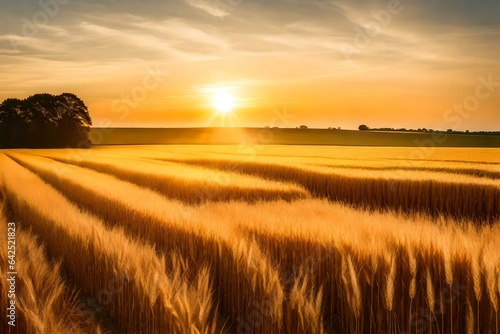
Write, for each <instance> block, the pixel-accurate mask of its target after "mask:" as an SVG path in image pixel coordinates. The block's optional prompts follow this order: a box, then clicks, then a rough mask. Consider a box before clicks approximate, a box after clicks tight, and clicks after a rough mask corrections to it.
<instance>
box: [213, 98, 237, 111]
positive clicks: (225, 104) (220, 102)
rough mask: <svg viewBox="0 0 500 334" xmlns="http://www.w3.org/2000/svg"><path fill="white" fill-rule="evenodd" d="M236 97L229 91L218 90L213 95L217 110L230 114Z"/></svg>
mask: <svg viewBox="0 0 500 334" xmlns="http://www.w3.org/2000/svg"><path fill="white" fill-rule="evenodd" d="M235 100H236V99H235V97H234V95H233V94H230V93H228V92H218V93H215V94H214V95H213V104H214V107H215V110H217V112H218V113H220V114H224V115H225V114H229V113H231V112H232V111H233V109H234V105H235Z"/></svg>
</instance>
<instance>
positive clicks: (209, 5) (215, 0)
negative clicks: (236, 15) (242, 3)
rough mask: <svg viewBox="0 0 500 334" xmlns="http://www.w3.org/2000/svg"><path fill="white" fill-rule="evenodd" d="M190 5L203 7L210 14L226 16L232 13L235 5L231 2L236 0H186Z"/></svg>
mask: <svg viewBox="0 0 500 334" xmlns="http://www.w3.org/2000/svg"><path fill="white" fill-rule="evenodd" d="M184 1H185V2H186V3H187V4H188V5H190V6H191V7H193V8H198V9H201V10H203V11H205V12H207V13H208V14H210V15H213V16H216V17H224V16H227V15H229V14H230V13H231V11H232V10H233V9H234V5H232V4H231V2H236V1H234V0H232V1H227V2H224V1H222V0H184Z"/></svg>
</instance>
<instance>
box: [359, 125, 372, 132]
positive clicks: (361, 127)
mask: <svg viewBox="0 0 500 334" xmlns="http://www.w3.org/2000/svg"><path fill="white" fill-rule="evenodd" d="M358 129H359V131H368V130H370V128H369V127H368V126H366V125H364V124H362V125H360V126H359V127H358Z"/></svg>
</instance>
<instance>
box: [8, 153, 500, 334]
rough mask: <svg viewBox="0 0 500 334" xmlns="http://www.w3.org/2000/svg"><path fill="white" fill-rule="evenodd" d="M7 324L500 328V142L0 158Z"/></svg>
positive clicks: (154, 328)
mask: <svg viewBox="0 0 500 334" xmlns="http://www.w3.org/2000/svg"><path fill="white" fill-rule="evenodd" d="M0 194H1V195H0V203H1V208H2V210H1V212H2V214H1V215H0V221H1V222H2V240H0V247H2V251H1V252H0V263H1V265H2V273H1V274H2V275H3V276H2V277H1V278H2V282H1V284H0V286H1V288H2V292H1V295H0V302H1V303H2V308H3V309H6V308H7V303H8V300H7V294H6V291H7V290H8V286H7V281H6V277H4V276H5V274H4V273H5V272H6V271H5V270H3V268H4V267H6V266H7V263H8V259H7V258H6V252H5V251H4V249H7V238H6V237H4V235H7V222H15V223H16V228H17V234H16V243H17V267H18V268H17V271H18V273H17V291H16V294H17V296H16V298H17V300H18V327H17V328H15V329H13V328H12V327H9V326H7V324H6V323H5V322H6V321H7V319H6V318H5V317H3V318H2V320H1V321H2V323H1V324H0V327H1V328H2V330H3V329H8V330H9V331H8V332H6V333H207V334H208V333H262V334H263V333H271V334H273V333H311V334H312V333H324V334H327V333H500V319H499V317H500V309H499V307H500V252H499V245H500V149H472V148H471V149H458V148H434V149H433V150H432V152H431V151H422V150H417V149H415V148H381V147H374V148H363V147H357V148H353V147H350V148H347V147H329V146H249V147H241V146H230V145H226V146H224V145H221V146H216V145H204V146H201V145H200V146H197V145H191V146H185V145H184V146H183V145H178V146H177V145H168V146H167V145H165V146H162V145H156V146H116V147H105V146H103V147H96V148H92V149H89V150H70V149H67V150H22V149H20V150H6V151H1V152H0Z"/></svg>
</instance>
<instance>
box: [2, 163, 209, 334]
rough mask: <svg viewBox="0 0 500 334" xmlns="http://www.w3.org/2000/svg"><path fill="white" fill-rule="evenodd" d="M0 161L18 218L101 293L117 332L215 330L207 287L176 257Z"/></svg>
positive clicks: (89, 289)
mask: <svg viewBox="0 0 500 334" xmlns="http://www.w3.org/2000/svg"><path fill="white" fill-rule="evenodd" d="M0 158H1V157H0ZM1 165H2V172H3V175H2V176H3V177H4V180H3V183H4V186H5V190H6V192H7V196H8V198H9V205H10V206H11V207H12V208H13V211H14V213H15V216H16V218H17V219H19V220H23V221H24V222H25V224H27V225H28V226H30V227H32V228H33V231H34V232H36V233H37V235H39V236H40V237H41V238H42V239H43V240H44V242H45V244H46V245H48V246H49V247H50V248H51V249H50V251H51V253H52V254H57V256H58V257H62V258H63V264H64V267H65V269H66V270H67V272H68V273H69V274H70V275H71V277H72V279H73V280H74V281H75V282H77V284H78V285H79V286H80V287H81V288H82V290H83V291H84V292H85V293H87V294H89V295H91V296H93V297H94V298H97V299H98V300H100V299H103V296H104V295H105V296H106V298H107V300H106V299H105V300H103V301H102V302H101V304H102V306H103V307H104V308H105V309H107V311H108V312H109V313H110V315H111V316H112V317H113V318H114V319H117V320H121V322H119V325H120V326H121V329H122V331H124V332H127V333H137V332H141V331H144V332H160V331H167V332H172V333H188V332H189V333H191V332H192V333H198V332H200V333H209V332H213V330H214V326H213V325H212V324H211V323H210V322H209V313H210V312H209V311H208V310H207V306H208V308H210V306H211V301H210V299H211V296H210V293H209V292H210V289H207V288H206V287H205V288H202V289H200V288H199V287H200V284H199V285H198V286H191V285H189V284H188V283H187V282H186V281H185V280H183V279H182V275H181V274H180V269H181V268H179V267H173V266H172V263H175V262H176V261H166V260H165V259H163V258H159V257H157V255H156V254H155V252H154V250H153V249H152V248H151V247H148V246H145V245H141V244H138V243H137V242H135V241H132V240H130V239H128V238H127V237H125V236H124V234H123V232H122V231H120V230H106V229H105V228H104V227H103V225H102V222H101V221H99V220H98V219H96V218H94V217H92V216H90V215H88V214H86V213H82V212H81V211H79V210H78V208H77V207H75V206H74V205H72V204H71V203H69V202H68V201H67V200H66V199H65V198H63V197H62V196H61V195H60V194H58V193H57V192H56V191H55V190H53V189H52V188H50V187H49V186H48V185H46V184H44V183H43V182H42V181H41V180H40V179H38V178H37V177H36V176H35V175H34V174H32V173H30V172H28V171H27V170H25V169H24V168H22V167H20V166H19V165H16V164H15V163H14V162H13V161H11V160H10V159H7V158H5V157H3V158H2V159H1ZM5 175H9V178H5ZM33 187H35V188H36V189H37V191H36V192H33V191H31V189H32V188H33ZM174 257H175V256H174ZM169 264H170V267H169V268H168V270H167V268H166V265H169ZM167 272H170V273H171V274H170V277H168V276H167V275H166V273H167ZM206 275H207V271H206V270H202V271H200V280H201V281H205V282H206V278H205V276H206ZM152 283H153V284H152ZM115 284H118V286H117V285H115ZM201 285H202V284H201ZM200 305H201V306H200ZM195 310H198V312H197V313H194V311H195Z"/></svg>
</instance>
